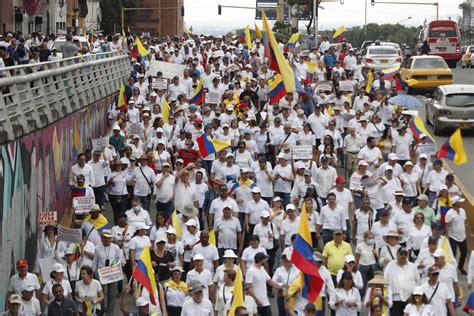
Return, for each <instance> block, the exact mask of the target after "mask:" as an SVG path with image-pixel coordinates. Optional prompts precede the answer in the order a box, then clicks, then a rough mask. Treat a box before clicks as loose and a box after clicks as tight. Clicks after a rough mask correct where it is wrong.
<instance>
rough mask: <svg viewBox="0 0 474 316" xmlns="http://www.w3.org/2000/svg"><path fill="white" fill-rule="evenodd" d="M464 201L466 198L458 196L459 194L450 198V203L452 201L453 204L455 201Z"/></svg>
mask: <svg viewBox="0 0 474 316" xmlns="http://www.w3.org/2000/svg"><path fill="white" fill-rule="evenodd" d="M464 201H466V199H463V198H462V197H460V196H458V195H456V196H454V197H453V198H452V199H451V203H452V204H453V205H454V204H456V203H462V202H464Z"/></svg>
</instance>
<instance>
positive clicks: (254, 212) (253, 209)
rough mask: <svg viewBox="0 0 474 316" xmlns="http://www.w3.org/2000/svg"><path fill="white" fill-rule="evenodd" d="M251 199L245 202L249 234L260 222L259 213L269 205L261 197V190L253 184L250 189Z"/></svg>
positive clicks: (251, 233)
mask: <svg viewBox="0 0 474 316" xmlns="http://www.w3.org/2000/svg"><path fill="white" fill-rule="evenodd" d="M251 192H252V199H251V200H250V201H249V202H248V203H247V210H248V214H247V215H246V216H247V221H246V222H248V223H249V226H250V230H249V234H250V235H253V230H254V228H255V225H257V224H258V223H260V218H261V214H262V212H263V211H266V210H268V208H269V207H270V206H269V205H268V203H267V201H265V200H264V199H262V190H261V189H260V188H259V187H257V186H255V187H253V188H252V190H251Z"/></svg>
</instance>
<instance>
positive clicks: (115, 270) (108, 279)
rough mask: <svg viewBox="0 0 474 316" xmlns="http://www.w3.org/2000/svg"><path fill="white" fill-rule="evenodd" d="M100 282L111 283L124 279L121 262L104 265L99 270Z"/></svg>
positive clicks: (103, 283)
mask: <svg viewBox="0 0 474 316" xmlns="http://www.w3.org/2000/svg"><path fill="white" fill-rule="evenodd" d="M97 272H98V274H99V281H100V284H102V285H105V284H110V283H114V282H118V281H121V280H123V271H122V266H121V265H120V264H117V265H113V266H109V267H103V268H100V269H99V270H98V271H97Z"/></svg>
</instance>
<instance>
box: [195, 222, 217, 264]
mask: <svg viewBox="0 0 474 316" xmlns="http://www.w3.org/2000/svg"><path fill="white" fill-rule="evenodd" d="M199 240H200V243H198V244H197V245H196V246H194V248H193V252H192V255H193V258H194V256H195V255H196V254H200V255H202V256H203V258H204V259H203V260H204V268H205V269H206V270H209V271H210V272H211V273H214V271H215V269H216V268H217V266H218V265H219V253H218V251H217V248H216V246H214V245H212V244H210V243H209V232H208V231H207V230H201V234H200V235H199ZM193 260H194V259H193Z"/></svg>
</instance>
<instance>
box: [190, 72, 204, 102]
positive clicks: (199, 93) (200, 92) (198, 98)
mask: <svg viewBox="0 0 474 316" xmlns="http://www.w3.org/2000/svg"><path fill="white" fill-rule="evenodd" d="M203 79H204V78H203V77H202V76H201V79H200V80H199V83H198V85H197V87H196V90H194V96H193V97H192V98H191V100H190V101H189V103H194V104H202V103H203V101H204V89H203V86H202V83H203Z"/></svg>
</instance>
